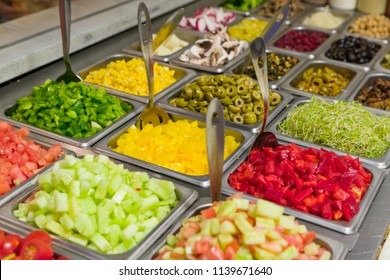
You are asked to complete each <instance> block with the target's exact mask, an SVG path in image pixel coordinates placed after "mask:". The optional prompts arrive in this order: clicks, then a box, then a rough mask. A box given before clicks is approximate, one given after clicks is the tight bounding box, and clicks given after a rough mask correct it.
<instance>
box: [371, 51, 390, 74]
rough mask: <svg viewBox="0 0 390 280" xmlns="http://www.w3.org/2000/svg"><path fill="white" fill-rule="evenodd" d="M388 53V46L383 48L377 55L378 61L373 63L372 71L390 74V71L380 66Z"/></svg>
mask: <svg viewBox="0 0 390 280" xmlns="http://www.w3.org/2000/svg"><path fill="white" fill-rule="evenodd" d="M388 53H390V45H387V46H385V47H383V50H382V51H381V52H380V54H379V55H378V59H377V60H376V61H375V64H374V67H373V69H374V70H376V71H379V72H384V73H390V69H388V68H385V67H383V66H382V62H383V61H384V59H385V55H386V54H388Z"/></svg>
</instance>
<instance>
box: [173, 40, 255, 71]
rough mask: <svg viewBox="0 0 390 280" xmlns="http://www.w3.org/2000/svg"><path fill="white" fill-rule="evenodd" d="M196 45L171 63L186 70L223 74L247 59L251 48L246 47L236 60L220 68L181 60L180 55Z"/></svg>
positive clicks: (178, 54) (174, 58)
mask: <svg viewBox="0 0 390 280" xmlns="http://www.w3.org/2000/svg"><path fill="white" fill-rule="evenodd" d="M193 45H194V44H191V45H189V46H187V47H186V48H184V49H182V51H181V52H178V53H177V54H176V55H175V56H174V57H173V58H172V59H171V60H170V63H172V64H175V65H179V66H181V67H185V68H193V69H195V70H199V71H204V72H210V73H223V72H225V71H227V70H228V69H229V68H231V67H232V66H234V65H235V64H237V63H239V62H240V61H241V60H242V59H243V58H244V57H246V56H247V55H248V54H249V47H245V48H244V50H243V51H241V53H240V54H238V55H237V56H236V57H235V58H233V59H232V60H230V61H229V62H227V63H226V64H223V65H219V66H206V65H199V64H194V63H190V62H184V61H181V60H180V59H179V57H180V55H181V54H182V53H184V52H185V51H186V50H187V49H190V48H191V47H192V46H193Z"/></svg>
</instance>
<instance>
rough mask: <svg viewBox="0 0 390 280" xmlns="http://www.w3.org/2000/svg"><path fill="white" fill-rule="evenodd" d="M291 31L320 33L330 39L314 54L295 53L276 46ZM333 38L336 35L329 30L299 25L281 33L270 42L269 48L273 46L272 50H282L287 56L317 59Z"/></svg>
mask: <svg viewBox="0 0 390 280" xmlns="http://www.w3.org/2000/svg"><path fill="white" fill-rule="evenodd" d="M291 30H297V31H301V30H302V31H308V32H320V33H324V34H326V35H327V36H328V38H327V39H326V40H325V41H324V42H322V44H321V45H319V46H318V47H317V48H316V49H315V50H313V51H312V52H299V51H295V50H289V49H285V48H280V47H277V46H276V45H275V44H276V43H277V42H278V41H279V40H280V39H281V38H282V37H283V36H284V35H285V34H286V33H287V32H289V31H291ZM333 36H334V34H333V33H332V32H331V31H329V30H324V29H320V28H315V27H310V28H309V27H305V26H301V25H298V26H291V27H289V28H287V29H285V30H284V32H280V33H278V34H277V36H275V37H274V38H273V39H271V40H270V42H269V46H271V48H272V49H275V50H278V51H280V50H282V51H284V52H286V53H287V54H289V55H295V56H296V55H301V56H304V57H306V58H309V59H314V58H316V57H317V56H319V55H320V54H321V53H322V52H323V51H324V49H325V48H326V47H327V46H328V43H329V41H332V40H333Z"/></svg>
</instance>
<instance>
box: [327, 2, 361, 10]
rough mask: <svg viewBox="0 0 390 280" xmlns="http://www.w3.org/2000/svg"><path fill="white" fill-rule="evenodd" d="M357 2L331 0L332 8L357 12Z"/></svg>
mask: <svg viewBox="0 0 390 280" xmlns="http://www.w3.org/2000/svg"><path fill="white" fill-rule="evenodd" d="M356 2H357V0H329V5H330V6H331V7H332V8H335V9H340V10H355V9H356Z"/></svg>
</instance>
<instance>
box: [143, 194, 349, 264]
mask: <svg viewBox="0 0 390 280" xmlns="http://www.w3.org/2000/svg"><path fill="white" fill-rule="evenodd" d="M210 206H211V202H210V199H209V198H205V197H202V198H200V199H199V200H198V201H197V202H196V203H195V204H194V205H193V206H192V207H191V208H190V209H189V210H188V211H187V212H186V213H185V214H184V215H182V216H181V217H180V219H179V222H176V223H175V224H174V225H173V226H172V227H171V228H170V229H169V230H168V231H167V232H166V233H165V234H164V235H163V236H162V237H161V238H160V239H159V240H158V241H157V242H156V243H155V245H154V246H153V247H151V248H150V249H149V250H148V251H147V252H146V253H145V254H144V255H142V257H141V259H143V260H151V259H153V257H154V256H155V255H156V254H157V253H158V251H159V250H160V248H161V247H162V246H163V245H164V244H165V243H166V239H167V236H168V235H169V234H175V233H177V232H178V231H179V230H180V227H181V225H182V224H181V221H182V220H183V219H187V218H189V217H191V216H195V215H198V214H200V211H201V210H203V209H206V208H208V207H210ZM285 213H286V212H285ZM308 230H310V226H308ZM315 242H316V243H317V244H320V245H321V246H323V247H325V248H327V249H328V250H329V251H330V252H331V253H332V260H343V259H344V258H345V256H346V254H347V253H348V250H347V247H346V246H345V244H343V243H341V242H340V241H337V240H335V239H332V238H329V237H326V236H323V235H321V233H317V238H316V239H315Z"/></svg>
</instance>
